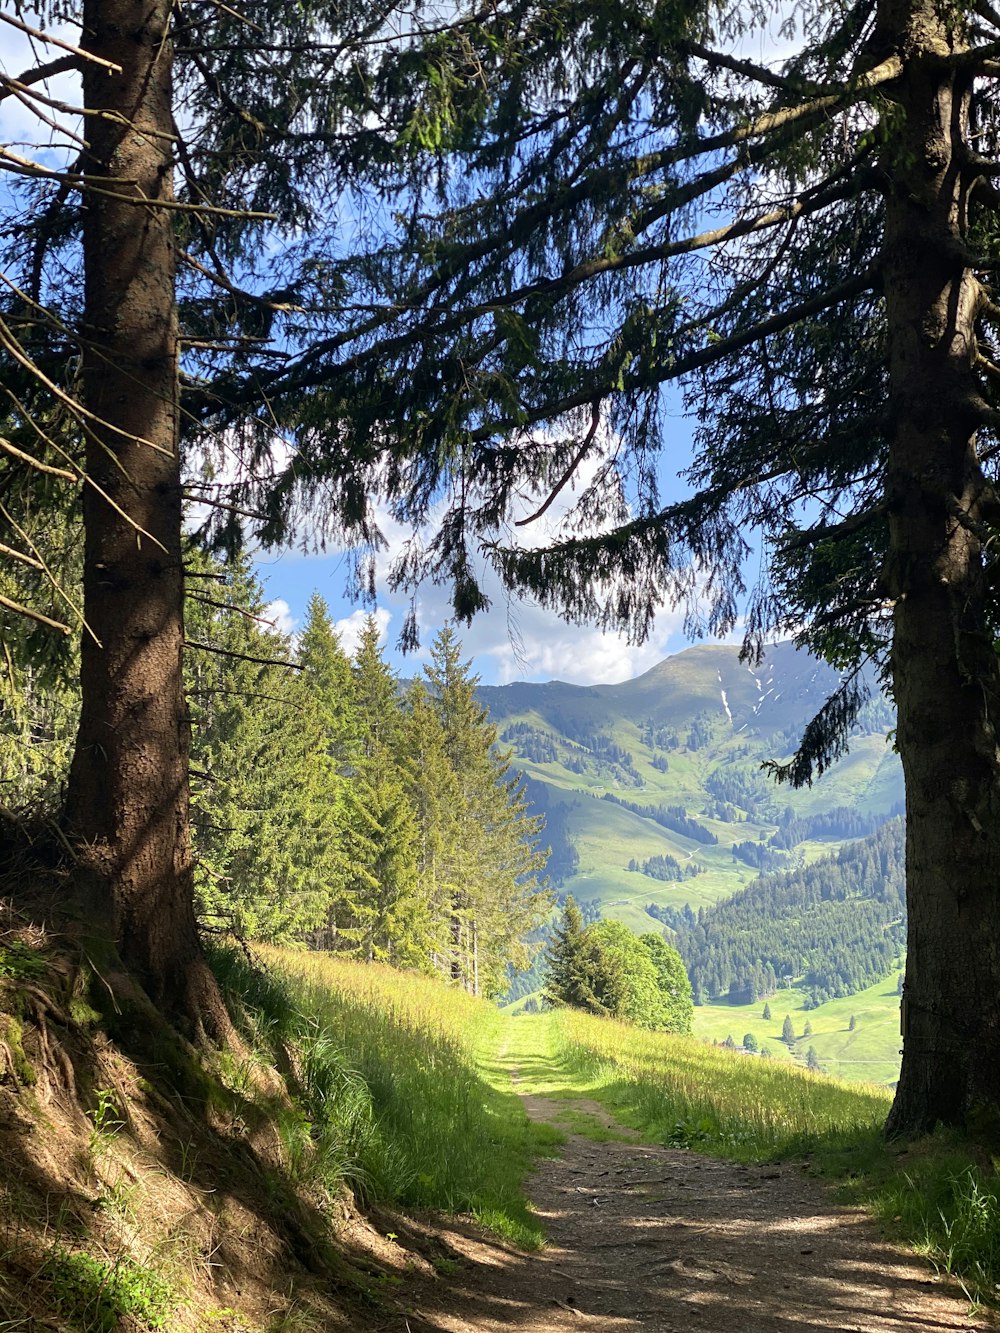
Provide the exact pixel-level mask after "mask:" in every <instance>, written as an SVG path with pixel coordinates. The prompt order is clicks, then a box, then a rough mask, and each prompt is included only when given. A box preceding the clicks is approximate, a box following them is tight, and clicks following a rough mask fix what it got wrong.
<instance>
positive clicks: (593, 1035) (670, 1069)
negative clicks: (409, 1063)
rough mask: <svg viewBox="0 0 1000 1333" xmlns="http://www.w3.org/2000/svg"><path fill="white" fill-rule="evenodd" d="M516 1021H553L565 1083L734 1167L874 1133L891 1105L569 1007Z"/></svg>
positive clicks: (866, 1092)
mask: <svg viewBox="0 0 1000 1333" xmlns="http://www.w3.org/2000/svg"><path fill="white" fill-rule="evenodd" d="M514 1021H515V1023H516V1024H518V1025H527V1024H529V1023H536V1024H537V1023H541V1022H548V1023H549V1024H550V1025H551V1030H550V1033H549V1035H548V1038H547V1039H548V1040H549V1041H550V1042H552V1041H554V1042H555V1043H556V1048H557V1051H558V1057H557V1062H558V1066H559V1068H560V1069H561V1071H562V1075H563V1078H564V1087H568V1086H570V1085H572V1086H575V1087H577V1088H579V1089H580V1090H581V1091H582V1092H584V1093H585V1095H587V1096H589V1097H593V1098H595V1099H596V1100H598V1101H600V1102H602V1103H603V1104H604V1105H606V1106H607V1107H609V1109H611V1110H612V1111H613V1112H614V1114H615V1115H617V1116H618V1118H619V1119H621V1120H622V1122H623V1123H625V1124H627V1125H631V1126H634V1127H635V1128H638V1129H641V1130H643V1131H644V1132H645V1133H647V1134H649V1135H651V1136H652V1137H653V1138H656V1139H659V1140H660V1141H662V1142H678V1141H680V1142H686V1141H687V1140H688V1138H689V1137H691V1136H692V1135H695V1134H697V1135H698V1136H699V1142H701V1143H702V1144H703V1145H704V1146H705V1149H706V1151H714V1152H717V1153H718V1154H720V1155H722V1156H726V1157H731V1158H733V1159H734V1160H737V1161H758V1160H761V1159H767V1158H769V1157H776V1156H788V1155H790V1154H796V1153H802V1152H806V1151H809V1150H811V1149H812V1148H813V1147H814V1146H815V1144H816V1142H817V1141H818V1140H819V1138H820V1137H822V1138H823V1139H824V1141H829V1142H830V1143H831V1144H833V1145H837V1146H848V1145H852V1144H854V1143H856V1142H857V1141H858V1139H859V1137H860V1138H861V1139H865V1138H869V1137H870V1136H871V1135H872V1134H873V1133H876V1132H877V1130H878V1127H879V1126H880V1125H881V1124H882V1122H883V1121H884V1119H885V1116H886V1113H887V1111H888V1109H889V1101H890V1098H889V1094H888V1093H887V1092H886V1091H885V1090H884V1089H881V1088H877V1087H859V1086H857V1085H847V1084H843V1083H837V1082H835V1081H833V1080H832V1079H825V1078H821V1077H817V1076H816V1075H813V1074H809V1073H807V1072H806V1071H805V1070H802V1069H798V1068H795V1067H793V1066H791V1065H790V1064H788V1063H780V1062H779V1061H777V1060H759V1059H751V1058H749V1057H746V1056H740V1055H736V1054H733V1053H731V1052H729V1051H726V1050H722V1049H720V1048H717V1047H714V1046H709V1045H707V1044H706V1043H705V1042H703V1041H698V1040H697V1039H696V1038H683V1037H671V1036H668V1035H666V1034H663V1033H655V1032H646V1031H643V1030H641V1029H638V1028H632V1027H629V1026H627V1025H625V1024H620V1023H614V1022H610V1021H604V1020H600V1019H594V1018H591V1017H590V1016H589V1015H587V1014H581V1013H578V1012H576V1011H573V1010H567V1009H564V1010H558V1011H556V1012H554V1013H552V1014H547V1015H542V1016H540V1017H538V1018H536V1017H534V1016H528V1017H526V1018H519V1019H516V1020H514Z"/></svg>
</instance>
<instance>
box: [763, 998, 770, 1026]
mask: <svg viewBox="0 0 1000 1333" xmlns="http://www.w3.org/2000/svg"><path fill="white" fill-rule="evenodd" d="M761 1017H762V1018H763V1020H764V1022H765V1023H770V1021H771V1006H770V1005H769V1004H768V1003H767V1001H765V1002H764V1012H763V1014H761Z"/></svg>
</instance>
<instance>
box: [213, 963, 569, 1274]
mask: <svg viewBox="0 0 1000 1333" xmlns="http://www.w3.org/2000/svg"><path fill="white" fill-rule="evenodd" d="M266 957H267V960H268V964H269V967H270V969H271V972H272V975H271V977H270V978H267V977H264V978H254V976H252V975H251V974H250V973H249V969H246V968H245V965H243V967H242V969H241V974H240V975H239V976H238V977H236V978H234V979H233V980H234V981H235V982H236V985H237V988H238V990H239V991H240V992H241V993H242V994H243V996H244V997H245V999H244V1003H245V1004H247V1005H248V1006H249V1008H250V1009H252V1010H254V1011H255V1012H256V1014H257V1015H258V1019H257V1022H258V1027H259V1028H260V1030H261V1031H264V1032H267V1031H268V1029H271V1031H272V1035H273V1033H274V1030H275V1029H276V1028H278V1029H280V1030H281V1031H282V1034H283V1035H284V1034H285V1033H287V1036H288V1038H289V1039H290V1040H291V1041H293V1042H294V1043H295V1044H296V1045H297V1046H298V1048H299V1049H300V1051H301V1052H302V1054H301V1056H300V1064H301V1082H302V1085H303V1091H304V1094H305V1095H304V1100H303V1107H304V1114H305V1123H304V1124H303V1125H300V1126H299V1128H298V1134H299V1138H298V1142H299V1144H300V1147H301V1154H300V1155H301V1158H302V1161H303V1163H304V1164H305V1163H306V1162H307V1161H308V1160H309V1159H310V1150H311V1149H312V1148H313V1147H314V1146H315V1144H316V1142H317V1140H318V1141H319V1142H320V1144H322V1143H323V1138H324V1135H326V1137H327V1139H328V1140H329V1147H330V1150H331V1152H332V1153H333V1155H334V1156H333V1166H334V1169H336V1170H339V1171H340V1172H341V1174H342V1175H343V1177H344V1178H346V1179H348V1180H349V1181H350V1182H351V1183H352V1185H353V1186H354V1188H355V1189H356V1190H357V1191H358V1192H359V1193H361V1194H362V1196H364V1195H366V1194H367V1195H368V1196H369V1197H372V1198H377V1199H380V1200H383V1201H386V1202H392V1203H395V1204H398V1205H400V1206H403V1207H431V1208H439V1209H442V1210H444V1211H447V1212H453V1213H459V1212H469V1213H472V1214H473V1215H474V1216H475V1217H477V1218H478V1219H479V1221H480V1222H482V1223H483V1225H485V1226H487V1227H489V1228H490V1229H491V1230H493V1231H494V1232H496V1233H497V1234H499V1235H502V1236H504V1237H506V1238H508V1239H510V1240H512V1241H514V1242H515V1243H516V1244H519V1245H522V1246H524V1247H526V1248H537V1247H538V1246H539V1245H541V1244H542V1242H543V1233H542V1229H541V1226H540V1224H539V1222H538V1220H537V1218H536V1217H535V1216H534V1215H533V1214H532V1213H531V1211H530V1209H529V1207H528V1205H527V1202H526V1200H525V1197H524V1193H523V1189H522V1182H523V1180H524V1178H525V1176H526V1174H527V1172H528V1171H529V1170H530V1168H531V1165H532V1163H533V1162H534V1160H535V1159H536V1157H537V1156H538V1155H539V1154H540V1153H544V1152H551V1151H552V1150H553V1148H554V1147H555V1145H556V1144H558V1143H559V1142H561V1141H562V1138H563V1136H562V1135H561V1134H560V1133H559V1131H558V1130H555V1129H553V1128H552V1127H551V1126H546V1125H534V1124H532V1123H531V1122H530V1121H529V1120H528V1118H527V1116H526V1114H525V1112H524V1109H523V1106H522V1104H521V1102H520V1100H519V1099H518V1097H517V1096H516V1094H515V1093H514V1091H513V1089H512V1087H511V1081H510V1075H509V1073H508V1072H507V1071H506V1069H505V1068H504V1066H503V1065H502V1064H500V1063H498V1062H497V1060H496V1058H495V1053H496V1050H497V1048H498V1046H499V1045H500V1043H501V1041H502V1039H503V1035H504V1031H505V1027H506V1024H507V1023H508V1022H509V1020H508V1019H506V1018H505V1017H504V1016H503V1015H502V1014H501V1013H500V1012H499V1011H498V1010H497V1009H496V1008H495V1007H494V1006H492V1005H489V1004H487V1003H485V1002H484V1001H481V1000H475V999H473V998H472V997H470V996H468V995H466V994H465V993H464V992H462V991H460V990H458V989H456V988H454V987H449V986H446V985H443V984H442V983H441V982H439V981H434V980H432V979H429V978H426V977H421V976H417V975H413V974H404V973H400V972H395V971H393V970H392V969H391V968H386V967H379V966H374V965H373V966H361V965H358V964H351V963H344V962H338V961H337V960H335V959H332V958H330V957H329V955H321V954H315V953H310V954H304V953H287V952H279V951H276V950H274V951H272V950H268V951H267V955H266ZM230 966H237V967H239V964H238V963H232V962H231V963H230ZM275 979H277V982H278V983H279V984H277V985H276V984H275ZM345 1103H346V1105H347V1108H348V1110H347V1113H346V1115H345V1114H344V1113H342V1112H341V1111H340V1110H339V1109H338V1108H339V1107H340V1106H341V1105H342V1104H345ZM324 1117H326V1118H324ZM295 1130H296V1127H295V1126H294V1125H292V1126H291V1131H292V1132H291V1133H290V1135H289V1138H290V1143H289V1151H290V1155H293V1156H294V1145H295V1143H296V1137H295ZM303 1132H304V1133H305V1134H306V1136H307V1138H308V1142H307V1143H302V1141H301V1140H302V1134H303Z"/></svg>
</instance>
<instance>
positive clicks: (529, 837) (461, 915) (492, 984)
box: [424, 627, 551, 994]
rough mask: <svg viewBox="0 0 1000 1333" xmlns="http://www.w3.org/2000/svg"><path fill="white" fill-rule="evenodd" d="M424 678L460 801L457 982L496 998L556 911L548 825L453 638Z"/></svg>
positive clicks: (454, 936)
mask: <svg viewBox="0 0 1000 1333" xmlns="http://www.w3.org/2000/svg"><path fill="white" fill-rule="evenodd" d="M424 674H425V677H426V682H427V689H428V692H429V696H430V699H431V701H432V703H433V706H434V708H435V709H436V710H437V713H438V716H439V718H440V721H441V725H442V727H443V730H444V735H445V745H446V751H447V755H448V759H449V761H450V764H451V767H452V771H453V773H454V776H455V781H456V784H457V793H458V805H457V815H458V818H457V819H456V822H455V828H456V832H457V839H456V842H455V844H454V846H453V855H454V871H453V876H454V878H453V894H452V903H451V973H452V976H453V977H454V979H455V980H457V981H461V982H462V983H463V984H464V985H465V986H467V987H468V989H470V990H472V991H473V992H475V993H477V994H478V993H480V992H482V993H485V994H494V993H498V992H500V991H502V989H503V987H504V979H505V976H506V970H507V966H508V964H512V965H514V966H515V967H519V968H523V967H526V966H527V965H528V963H529V961H530V953H529V950H528V948H527V945H526V943H525V940H526V938H527V936H528V935H529V934H530V933H531V931H533V930H534V929H535V928H536V927H537V926H538V925H539V924H540V923H541V922H542V921H543V920H544V919H545V916H546V915H547V913H548V911H549V908H550V904H551V897H550V895H549V894H548V892H547V891H546V890H545V889H544V888H543V886H542V884H541V883H540V881H539V879H538V874H539V872H540V871H541V870H542V869H543V867H544V864H545V854H544V853H542V852H541V851H540V850H539V847H538V844H539V838H540V833H541V820H540V819H539V818H538V817H536V816H533V815H531V814H530V813H529V811H528V804H527V799H526V797H525V792H524V784H523V780H522V779H521V776H520V774H517V773H515V772H513V770H512V768H511V764H510V758H509V754H507V753H504V752H503V751H501V750H500V749H499V748H498V747H497V733H496V727H495V726H493V724H492V723H491V722H490V720H489V717H488V715H487V712H486V710H485V709H484V708H483V706H482V705H481V704H480V703H479V702H478V700H477V698H476V685H477V684H478V677H475V676H471V675H470V674H469V664H468V663H467V662H463V661H462V660H461V644H460V643H459V641H458V639H457V637H456V635H455V633H454V631H453V630H452V629H451V628H449V627H446V628H445V629H444V630H442V631H441V633H440V634H439V635H438V636H437V638H436V639H435V641H434V644H433V646H432V650H431V661H430V664H429V665H428V666H427V667H425V668H424Z"/></svg>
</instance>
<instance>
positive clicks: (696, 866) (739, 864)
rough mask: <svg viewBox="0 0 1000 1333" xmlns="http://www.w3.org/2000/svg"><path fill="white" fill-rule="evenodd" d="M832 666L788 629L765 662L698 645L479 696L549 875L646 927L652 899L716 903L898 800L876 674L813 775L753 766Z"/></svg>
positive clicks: (862, 828) (787, 748)
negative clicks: (803, 782) (634, 672)
mask: <svg viewBox="0 0 1000 1333" xmlns="http://www.w3.org/2000/svg"><path fill="white" fill-rule="evenodd" d="M837 681H838V676H837V675H836V673H834V672H833V671H831V670H830V668H829V667H827V666H825V665H824V664H823V663H821V662H819V661H817V660H816V659H815V658H812V657H810V656H809V655H808V654H807V653H804V652H801V651H797V650H796V649H795V648H794V646H793V645H791V644H789V643H779V644H776V645H773V646H772V647H771V648H770V649H769V650H768V655H767V658H766V659H765V663H764V665H763V666H761V667H759V668H753V667H750V666H748V665H746V664H744V663H741V662H740V660H739V655H738V651H737V649H735V648H730V647H724V646H709V645H703V646H699V647H694V648H690V649H687V650H685V651H683V652H680V653H678V654H676V655H675V656H673V657H670V658H668V659H666V660H665V661H663V662H661V663H659V664H658V665H657V666H656V667H654V668H652V669H651V670H650V671H647V672H646V673H645V674H644V675H642V676H639V677H638V678H636V679H634V680H629V681H625V682H622V683H621V684H618V685H595V686H576V685H567V684H565V683H562V682H559V681H551V682H548V683H546V684H537V685H536V684H530V683H525V682H521V683H517V684H512V685H506V686H493V687H482V686H481V687H480V692H479V697H480V699H481V700H482V701H483V703H484V704H485V705H486V706H488V707H489V709H490V713H491V716H494V717H495V718H496V720H497V725H498V728H499V733H500V737H501V739H502V740H503V741H504V742H505V743H506V744H508V745H510V747H511V749H512V752H513V754H514V756H515V758H516V762H517V764H518V766H519V767H521V768H523V770H524V772H525V774H526V775H527V778H528V781H529V784H530V786H529V790H530V793H531V797H532V800H533V801H534V802H535V806H536V808H537V810H538V811H539V813H541V814H543V815H544V818H545V821H546V828H547V834H546V836H547V837H548V836H549V835H550V834H551V835H552V840H553V847H554V851H555V854H554V856H553V858H552V860H551V861H550V865H549V874H550V877H551V878H552V881H553V883H555V884H556V885H557V886H558V887H559V889H560V890H561V891H562V892H564V893H572V894H573V895H574V897H576V898H577V900H578V901H582V900H588V901H589V900H593V901H595V902H600V904H601V908H602V911H603V912H604V914H605V915H606V916H609V917H613V918H617V919H620V920H622V921H624V922H625V923H626V924H628V925H629V926H630V927H631V928H632V929H633V930H635V931H636V932H637V933H639V934H642V933H643V932H644V931H645V930H648V929H649V928H650V917H649V916H648V915H647V913H646V908H647V905H649V904H653V905H654V906H655V907H657V908H659V907H663V908H667V907H669V908H674V909H678V910H679V909H680V908H682V907H683V906H684V904H685V903H690V904H691V905H692V907H693V908H694V909H695V910H696V911H697V910H698V909H699V908H706V907H710V906H711V905H712V904H713V903H715V902H717V901H719V900H720V899H721V898H724V897H728V896H729V895H731V894H733V893H736V892H739V891H741V890H743V889H745V888H746V887H747V886H748V885H749V884H750V883H752V882H753V880H754V879H755V878H756V877H757V875H758V874H759V873H760V872H761V871H776V872H777V871H781V870H789V871H790V870H793V869H795V868H798V867H801V866H802V865H804V864H806V863H808V862H811V861H813V860H815V859H816V858H817V857H819V856H824V855H826V854H828V853H829V852H831V851H833V850H836V849H837V848H838V847H839V846H841V845H843V844H846V843H848V842H850V841H852V840H855V839H858V838H862V837H864V836H865V835H867V834H870V833H872V832H873V831H874V830H876V829H877V828H879V827H880V826H881V825H882V824H883V823H884V822H885V820H886V819H887V818H889V817H891V816H892V815H895V814H898V813H899V812H900V810H901V808H902V806H901V801H902V773H901V770H900V767H899V760H898V756H897V755H896V754H895V753H894V751H893V750H892V747H891V745H890V744H889V734H890V730H891V727H892V724H893V711H892V708H891V706H890V704H889V703H888V702H887V701H886V699H885V698H884V696H883V695H882V694H881V693H880V691H879V689H878V684H877V682H876V681H874V680H871V681H870V682H869V688H870V698H869V702H868V704H867V705H866V707H865V709H864V710H863V711H862V712H861V713H860V714H859V717H858V719H857V720H856V722H855V724H854V727H853V731H852V735H851V737H850V749H849V752H848V753H847V754H846V755H844V756H842V757H841V758H840V759H839V760H838V761H837V762H836V763H834V764H833V765H832V766H831V767H830V769H829V770H828V771H827V772H826V773H825V774H824V775H823V778H822V779H821V781H819V782H818V783H816V784H815V785H814V786H812V787H810V788H802V789H790V788H788V787H787V786H781V785H779V784H777V783H776V782H775V781H774V780H773V778H771V777H769V776H768V774H767V773H766V772H765V771H764V770H763V769H762V765H763V764H765V763H767V762H768V761H772V762H773V761H778V762H781V761H783V760H784V759H786V758H787V757H788V756H789V755H790V754H791V753H792V752H793V750H794V748H795V745H796V744H797V740H798V737H799V736H800V735H801V732H802V729H803V727H804V726H805V725H806V724H807V722H808V720H809V718H810V716H811V715H812V714H813V713H814V712H815V710H816V709H818V708H820V707H821V706H822V703H823V701H824V699H825V698H826V697H827V696H828V694H829V692H830V691H831V690H833V689H835V688H836V685H837ZM640 876H641V878H640Z"/></svg>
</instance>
